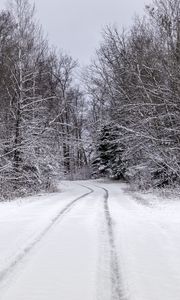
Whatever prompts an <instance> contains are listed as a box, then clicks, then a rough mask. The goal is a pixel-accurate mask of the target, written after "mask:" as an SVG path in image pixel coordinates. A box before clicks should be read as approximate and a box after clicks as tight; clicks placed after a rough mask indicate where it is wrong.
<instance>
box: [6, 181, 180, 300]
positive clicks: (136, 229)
mask: <svg viewBox="0 0 180 300" xmlns="http://www.w3.org/2000/svg"><path fill="white" fill-rule="evenodd" d="M151 197H152V198H151ZM153 201H154V202H153ZM179 232H180V201H177V200H176V201H172V200H171V201H170V200H167V201H165V200H163V201H158V199H156V202H155V199H153V196H152V195H148V196H145V195H140V196H138V197H137V194H135V193H134V194H133V193H132V192H131V191H130V189H129V187H128V185H126V184H124V183H115V182H103V181H83V182H80V181H77V182H62V183H61V184H60V191H59V192H57V193H55V194H48V195H39V196H36V197H29V198H26V199H23V200H22V199H21V200H20V199H18V200H16V201H14V202H10V203H1V204H0V300H24V299H26V300H50V299H52V300H59V299H63V300H84V299H86V300H162V299H163V300H169V299H173V300H179V299H180V285H179V282H180V256H179V252H180V234H179Z"/></svg>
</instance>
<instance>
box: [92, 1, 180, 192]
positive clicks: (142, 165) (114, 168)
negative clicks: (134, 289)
mask: <svg viewBox="0 0 180 300" xmlns="http://www.w3.org/2000/svg"><path fill="white" fill-rule="evenodd" d="M86 86H87V90H88V93H89V95H90V97H91V114H90V121H91V122H90V123H91V125H90V132H91V139H92V143H93V145H95V147H94V148H95V155H94V158H93V162H92V167H93V172H94V175H95V176H101V175H106V176H110V177H113V178H124V179H127V180H129V181H130V182H132V183H134V184H136V185H138V186H140V187H143V188H149V187H163V186H166V185H175V184H179V183H180V1H179V0H157V1H156V0H155V1H153V3H152V5H149V6H146V16H145V17H144V18H143V20H142V19H141V20H140V19H138V18H136V20H135V22H134V25H133V26H132V27H131V29H130V30H128V31H125V30H124V31H123V32H121V33H120V32H119V31H118V30H117V29H116V28H114V27H111V28H109V27H108V28H106V30H105V32H104V36H103V41H102V43H101V46H100V48H99V50H98V51H97V56H96V59H95V60H94V62H93V63H92V64H91V66H90V67H89V68H88V75H87V76H86ZM97 129H98V130H97Z"/></svg>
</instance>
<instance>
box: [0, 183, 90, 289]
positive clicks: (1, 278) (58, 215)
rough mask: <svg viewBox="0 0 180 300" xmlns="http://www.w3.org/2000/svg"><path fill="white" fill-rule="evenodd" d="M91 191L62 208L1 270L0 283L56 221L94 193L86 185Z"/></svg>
mask: <svg viewBox="0 0 180 300" xmlns="http://www.w3.org/2000/svg"><path fill="white" fill-rule="evenodd" d="M83 187H85V188H86V189H88V190H89V192H87V193H85V194H83V195H81V196H80V197H78V198H76V199H74V200H73V201H71V202H70V203H69V204H67V205H66V206H65V207H64V208H63V209H61V210H60V211H59V212H58V213H57V214H56V216H55V217H54V218H53V219H52V220H51V222H50V223H49V224H48V226H46V228H45V229H44V230H43V231H42V232H41V233H40V234H39V236H38V237H37V238H36V239H34V240H33V241H32V242H31V243H29V244H28V245H27V246H26V247H25V248H24V249H23V250H22V251H21V252H20V253H19V254H17V255H16V257H15V258H14V260H13V261H12V262H11V263H10V264H9V266H8V267H6V268H5V269H4V270H2V271H1V272H0V284H1V283H2V282H3V281H4V280H5V279H6V278H7V277H8V276H9V275H10V274H11V273H12V272H13V270H14V269H15V268H16V267H17V266H18V265H19V263H20V262H21V261H22V260H23V259H24V258H25V256H26V255H27V254H29V252H30V251H31V250H32V249H33V248H34V247H35V246H36V245H37V244H38V243H39V242H40V241H41V240H42V238H43V237H44V236H45V235H46V234H47V233H48V232H49V230H50V229H51V228H52V227H53V226H54V225H55V223H56V222H57V221H58V220H59V219H60V218H61V217H62V216H64V215H66V214H67V213H68V212H69V211H70V210H71V209H72V208H73V207H74V205H75V204H76V203H77V202H78V201H79V200H82V199H83V198H85V197H87V196H88V195H90V194H92V193H93V192H94V190H93V189H92V188H89V187H87V186H84V185H83Z"/></svg>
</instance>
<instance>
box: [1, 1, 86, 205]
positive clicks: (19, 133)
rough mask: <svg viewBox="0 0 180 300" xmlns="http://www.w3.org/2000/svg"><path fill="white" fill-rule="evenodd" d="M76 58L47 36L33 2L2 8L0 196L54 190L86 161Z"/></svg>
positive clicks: (82, 111)
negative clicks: (55, 46) (51, 43)
mask: <svg viewBox="0 0 180 300" xmlns="http://www.w3.org/2000/svg"><path fill="white" fill-rule="evenodd" d="M76 65H77V64H76V62H75V61H73V59H72V58H71V57H69V56H68V55H66V54H63V53H56V51H55V50H53V49H52V48H51V47H50V46H49V45H48V41H47V40H46V39H45V38H44V36H43V33H42V30H41V27H40V26H39V25H38V23H37V22H36V20H35V18H34V7H32V6H31V5H30V3H29V2H28V0H12V1H11V2H10V4H9V8H8V9H6V10H3V11H1V12H0V74H1V76H0V196H1V199H2V197H4V198H6V197H14V196H17V195H18V196H19V195H24V194H27V193H31V192H37V191H39V190H41V189H44V190H45V189H48V190H49V189H53V186H52V182H53V181H54V179H55V178H56V177H57V176H59V177H60V176H64V175H67V174H74V173H77V172H78V170H79V169H81V168H82V167H83V166H85V165H86V164H87V159H86V154H85V150H84V147H83V143H82V135H83V118H84V110H85V109H86V108H85V102H84V97H83V94H82V92H81V91H80V89H79V87H78V86H77V85H76V84H74V70H75V68H76Z"/></svg>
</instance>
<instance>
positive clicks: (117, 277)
mask: <svg viewBox="0 0 180 300" xmlns="http://www.w3.org/2000/svg"><path fill="white" fill-rule="evenodd" d="M98 188H100V189H102V190H104V192H105V195H104V214H105V220H106V226H107V234H108V240H109V246H110V272H111V289H112V290H111V292H112V298H111V300H127V297H126V296H125V295H124V291H123V287H122V278H121V274H120V267H119V262H118V255H117V249H116V244H115V237H114V230H113V220H112V217H111V213H110V209H109V192H108V190H107V189H105V188H103V187H99V186H98Z"/></svg>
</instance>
